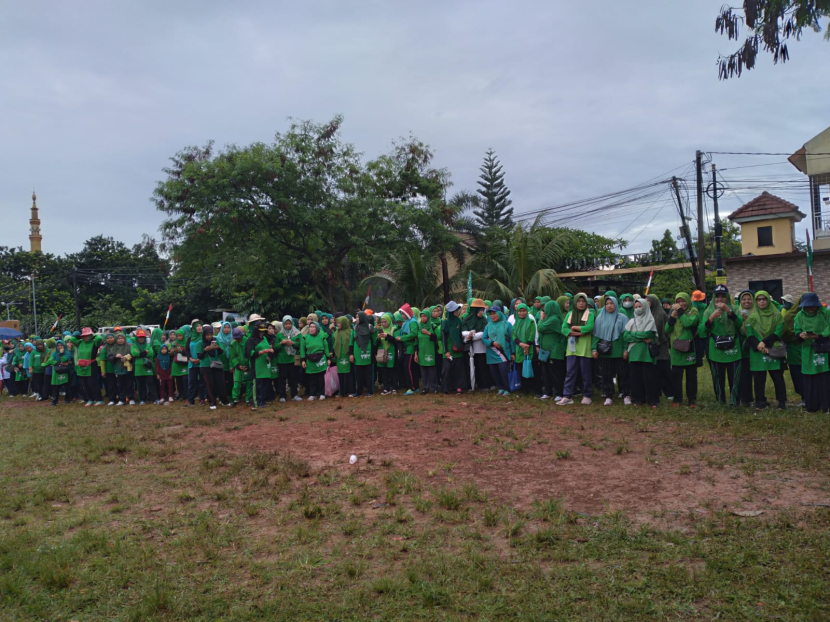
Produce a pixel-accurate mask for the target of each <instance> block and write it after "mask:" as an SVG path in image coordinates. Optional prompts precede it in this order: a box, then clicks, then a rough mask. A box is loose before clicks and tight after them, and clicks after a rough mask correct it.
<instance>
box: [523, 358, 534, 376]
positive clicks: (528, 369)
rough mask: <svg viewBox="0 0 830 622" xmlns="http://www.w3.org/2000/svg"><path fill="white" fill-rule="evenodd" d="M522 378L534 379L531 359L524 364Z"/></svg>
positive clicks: (527, 359)
mask: <svg viewBox="0 0 830 622" xmlns="http://www.w3.org/2000/svg"><path fill="white" fill-rule="evenodd" d="M522 378H533V361H531V360H530V359H529V358H526V359H525V362H524V363H522Z"/></svg>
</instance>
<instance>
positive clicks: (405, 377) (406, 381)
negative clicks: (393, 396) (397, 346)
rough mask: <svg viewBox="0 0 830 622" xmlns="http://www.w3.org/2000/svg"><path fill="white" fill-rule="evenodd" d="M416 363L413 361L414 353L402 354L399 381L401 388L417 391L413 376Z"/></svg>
mask: <svg viewBox="0 0 830 622" xmlns="http://www.w3.org/2000/svg"><path fill="white" fill-rule="evenodd" d="M416 367H418V364H417V363H416V362H415V355H414V354H404V355H403V356H402V357H401V369H400V379H401V380H400V382H401V390H402V391H403V390H404V389H408V390H412V391H417V390H418V381H417V379H416V377H415V369H414V368H416Z"/></svg>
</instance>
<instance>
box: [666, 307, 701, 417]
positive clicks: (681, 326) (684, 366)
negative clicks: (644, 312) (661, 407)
mask: <svg viewBox="0 0 830 622" xmlns="http://www.w3.org/2000/svg"><path fill="white" fill-rule="evenodd" d="M699 325H700V313H699V312H698V310H697V309H695V307H694V305H692V297H691V296H689V294H687V293H685V292H680V293H678V294H677V295H676V296H675V297H674V304H673V305H672V307H671V311H670V313H669V319H668V322H667V323H666V332H667V333H668V336H669V349H670V351H671V366H672V387H673V390H672V395H673V397H674V400H672V406H680V405H681V404H682V403H683V376H684V374H685V376H686V399H688V401H689V408H697V353H696V352H695V348H696V347H697V344H696V342H695V335H697V329H698V326H699Z"/></svg>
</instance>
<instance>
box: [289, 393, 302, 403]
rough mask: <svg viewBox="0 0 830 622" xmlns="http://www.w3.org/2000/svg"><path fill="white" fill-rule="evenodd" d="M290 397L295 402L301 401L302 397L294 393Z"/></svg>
mask: <svg viewBox="0 0 830 622" xmlns="http://www.w3.org/2000/svg"><path fill="white" fill-rule="evenodd" d="M291 399H293V400H294V401H295V402H302V401H303V398H301V397H300V396H299V395H295V396H294V397H292V398H291Z"/></svg>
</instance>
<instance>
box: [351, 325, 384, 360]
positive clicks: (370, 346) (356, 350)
mask: <svg viewBox="0 0 830 622" xmlns="http://www.w3.org/2000/svg"><path fill="white" fill-rule="evenodd" d="M377 342H378V334H377V333H376V332H374V331H373V332H372V334H370V335H369V343H367V344H366V349H365V350H364V349H361V348H360V346H359V345H357V340H356V339H355V332H354V331H352V334H351V338H350V340H349V350H350V351H351V354H352V356H354V364H355V365H357V366H358V367H363V366H365V365H371V364H372V351H373V350H374V349H375V346H376V345H377Z"/></svg>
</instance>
